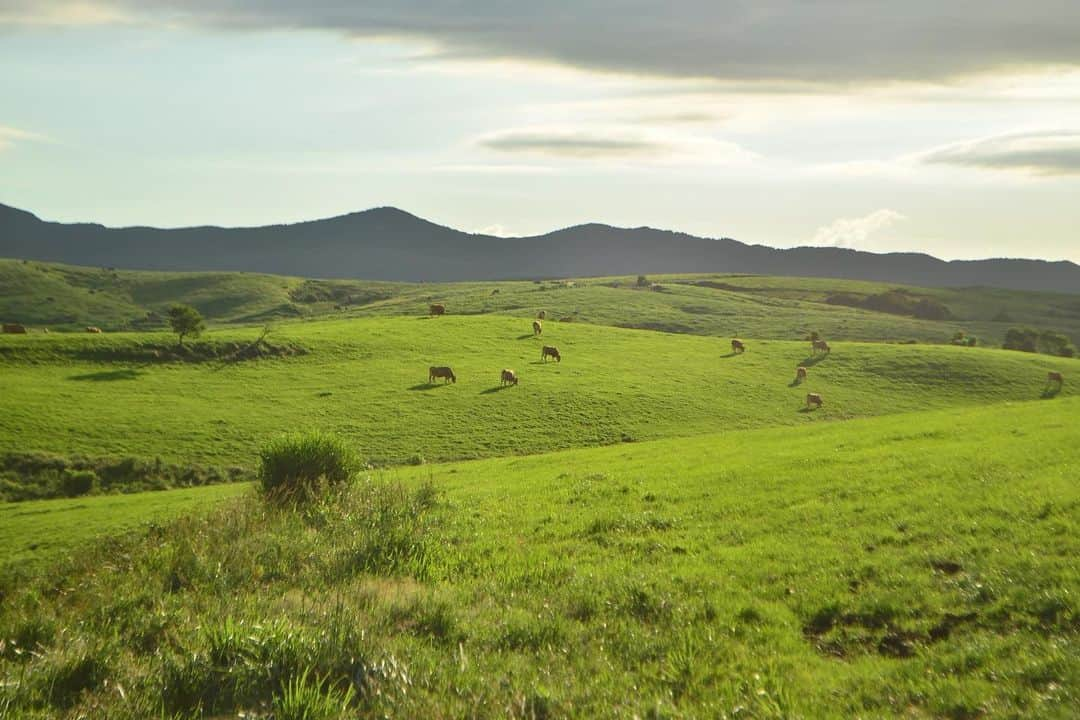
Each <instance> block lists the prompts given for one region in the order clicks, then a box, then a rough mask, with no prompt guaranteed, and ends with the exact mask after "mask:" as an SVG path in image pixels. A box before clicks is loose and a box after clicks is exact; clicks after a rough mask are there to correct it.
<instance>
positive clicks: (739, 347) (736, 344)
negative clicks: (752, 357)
mask: <svg viewBox="0 0 1080 720" xmlns="http://www.w3.org/2000/svg"><path fill="white" fill-rule="evenodd" d="M731 352H733V353H742V352H746V346H745V345H743V341H742V340H736V339H735V338H732V339H731Z"/></svg>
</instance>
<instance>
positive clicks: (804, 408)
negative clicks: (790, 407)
mask: <svg viewBox="0 0 1080 720" xmlns="http://www.w3.org/2000/svg"><path fill="white" fill-rule="evenodd" d="M815 410H817V408H810V407H805V406H804V407H801V408H799V412H801V413H812V412H814V411H815Z"/></svg>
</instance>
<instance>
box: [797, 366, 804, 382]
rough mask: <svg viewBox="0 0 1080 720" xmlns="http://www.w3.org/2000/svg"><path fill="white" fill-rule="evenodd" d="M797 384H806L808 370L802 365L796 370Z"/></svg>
mask: <svg viewBox="0 0 1080 720" xmlns="http://www.w3.org/2000/svg"><path fill="white" fill-rule="evenodd" d="M795 382H806V368H804V367H803V366H802V365H800V366H799V367H797V368H795Z"/></svg>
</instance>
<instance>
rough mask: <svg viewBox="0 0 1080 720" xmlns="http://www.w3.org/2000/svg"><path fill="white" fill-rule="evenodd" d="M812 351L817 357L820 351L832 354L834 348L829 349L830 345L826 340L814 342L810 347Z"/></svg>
mask: <svg viewBox="0 0 1080 720" xmlns="http://www.w3.org/2000/svg"><path fill="white" fill-rule="evenodd" d="M810 349H811V351H812V352H813V354H814V355H817V352H818V350H820V351H821V352H823V353H827V352H832V348H830V347H829V343H827V342H825V341H824V340H814V342H813V344H811V346H810Z"/></svg>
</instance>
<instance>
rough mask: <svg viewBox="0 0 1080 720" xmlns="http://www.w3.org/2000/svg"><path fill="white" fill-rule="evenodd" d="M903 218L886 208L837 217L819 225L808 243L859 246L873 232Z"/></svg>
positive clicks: (829, 245)
mask: <svg viewBox="0 0 1080 720" xmlns="http://www.w3.org/2000/svg"><path fill="white" fill-rule="evenodd" d="M905 219H906V218H905V217H904V216H903V215H901V214H900V213H898V212H896V211H895V210H890V209H888V208H881V209H880V210H875V211H874V212H872V213H869V214H867V215H863V216H862V217H854V218H837V219H836V220H833V221H832V222H831V223H829V224H828V225H823V226H822V227H819V228H818V229H817V232H815V233H814V238H813V239H812V240H811V241H810V244H811V245H818V246H825V247H841V248H857V247H861V246H863V245H865V243H866V241H867V240H869V239H870V237H871V236H873V235H874V234H875V233H878V232H880V231H882V230H884V229H886V228H888V227H890V226H892V225H895V224H896V223H897V222H900V221H901V220H905Z"/></svg>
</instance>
